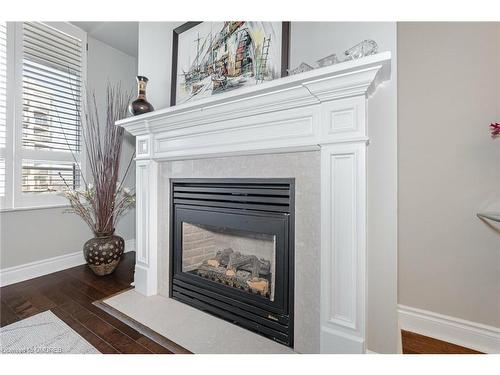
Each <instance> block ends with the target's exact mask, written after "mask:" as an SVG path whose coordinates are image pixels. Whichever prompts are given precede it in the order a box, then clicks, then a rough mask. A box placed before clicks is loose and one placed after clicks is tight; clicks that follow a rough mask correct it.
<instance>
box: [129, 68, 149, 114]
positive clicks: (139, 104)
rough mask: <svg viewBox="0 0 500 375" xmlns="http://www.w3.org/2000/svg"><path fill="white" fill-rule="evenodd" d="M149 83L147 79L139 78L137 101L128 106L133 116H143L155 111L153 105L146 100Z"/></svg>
mask: <svg viewBox="0 0 500 375" xmlns="http://www.w3.org/2000/svg"><path fill="white" fill-rule="evenodd" d="M147 83H148V79H147V77H144V76H137V91H138V95H137V99H136V100H134V101H133V102H132V103H130V105H129V106H128V110H129V112H130V114H131V115H134V116H136V115H141V114H143V113H148V112H151V111H154V110H155V109H154V108H153V105H152V104H151V103H149V102H148V101H147V100H146V85H147Z"/></svg>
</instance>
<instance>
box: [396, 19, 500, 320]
mask: <svg viewBox="0 0 500 375" xmlns="http://www.w3.org/2000/svg"><path fill="white" fill-rule="evenodd" d="M499 25H500V24H498V23H496V24H494V23H490V24H488V23H401V24H399V25H398V68H399V72H398V74H399V77H398V82H399V88H398V94H399V103H398V106H399V108H398V116H399V121H398V122H399V302H400V303H401V304H403V305H408V306H411V307H416V308H420V309H424V310H429V311H432V312H437V313H441V314H444V315H449V316H452V317H458V318H462V319H466V320H470V321H473V322H478V323H483V324H487V325H491V326H496V327H500V229H499V228H500V225H495V226H493V227H491V226H489V225H488V224H486V223H484V222H482V221H481V220H479V219H478V218H477V217H476V213H477V212H481V211H494V210H495V209H496V211H500V167H499V160H500V140H496V141H495V140H492V139H491V138H490V137H489V134H488V125H489V124H490V122H495V121H497V122H498V121H500V80H499V77H500V26H499Z"/></svg>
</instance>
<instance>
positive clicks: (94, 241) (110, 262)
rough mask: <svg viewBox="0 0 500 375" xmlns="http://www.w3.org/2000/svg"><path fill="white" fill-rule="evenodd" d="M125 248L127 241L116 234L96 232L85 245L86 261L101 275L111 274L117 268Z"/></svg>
mask: <svg viewBox="0 0 500 375" xmlns="http://www.w3.org/2000/svg"><path fill="white" fill-rule="evenodd" d="M124 250H125V241H124V240H123V238H121V237H120V236H115V235H114V234H107V235H99V234H96V236H95V237H94V238H91V239H90V240H88V241H87V242H85V244H84V245H83V255H84V257H85V261H86V262H87V264H88V265H89V267H90V269H91V270H92V271H94V273H95V274H96V275H99V276H104V275H109V274H110V273H112V272H113V271H114V270H115V268H116V266H118V263H120V259H121V256H122V255H123V251H124Z"/></svg>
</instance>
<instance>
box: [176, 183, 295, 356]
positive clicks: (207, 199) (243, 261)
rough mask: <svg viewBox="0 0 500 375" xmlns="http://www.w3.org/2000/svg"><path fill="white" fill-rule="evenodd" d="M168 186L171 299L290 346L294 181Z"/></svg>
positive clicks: (178, 184)
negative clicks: (169, 197) (169, 196)
mask: <svg viewBox="0 0 500 375" xmlns="http://www.w3.org/2000/svg"><path fill="white" fill-rule="evenodd" d="M170 181H171V200H170V202H171V219H172V220H171V231H170V233H171V246H170V249H171V253H170V256H171V262H170V265H171V272H170V275H171V282H170V296H171V298H174V299H176V300H179V301H181V302H183V303H186V304H189V305H191V306H193V307H195V308H197V309H200V310H202V311H205V312H207V313H210V314H212V315H216V316H218V317H220V318H222V319H225V320H227V321H230V322H232V323H234V324H237V325H239V326H241V327H244V328H246V329H249V330H251V331H254V332H256V333H258V334H261V335H263V336H266V337H268V338H270V339H273V340H275V341H277V342H279V343H281V344H284V345H287V346H290V347H293V285H294V278H293V270H294V243H293V239H294V180H293V179H272V178H270V179H171V180H170Z"/></svg>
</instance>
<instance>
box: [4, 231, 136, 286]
mask: <svg viewBox="0 0 500 375" xmlns="http://www.w3.org/2000/svg"><path fill="white" fill-rule="evenodd" d="M129 251H135V239H131V240H126V241H125V252H126V253H128V252H129ZM82 264H85V259H84V258H83V251H82V250H80V251H77V252H74V253H71V254H65V255H60V256H57V257H53V258H49V259H43V260H38V261H35V262H31V263H26V264H21V265H19V266H14V267H9V268H4V269H1V270H0V286H7V285H10V284H14V283H18V282H20V281H25V280H29V279H33V278H35V277H39V276H43V275H48V274H49V273H53V272H57V271H62V270H65V269H67V268H71V267H76V266H79V265H82Z"/></svg>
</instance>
